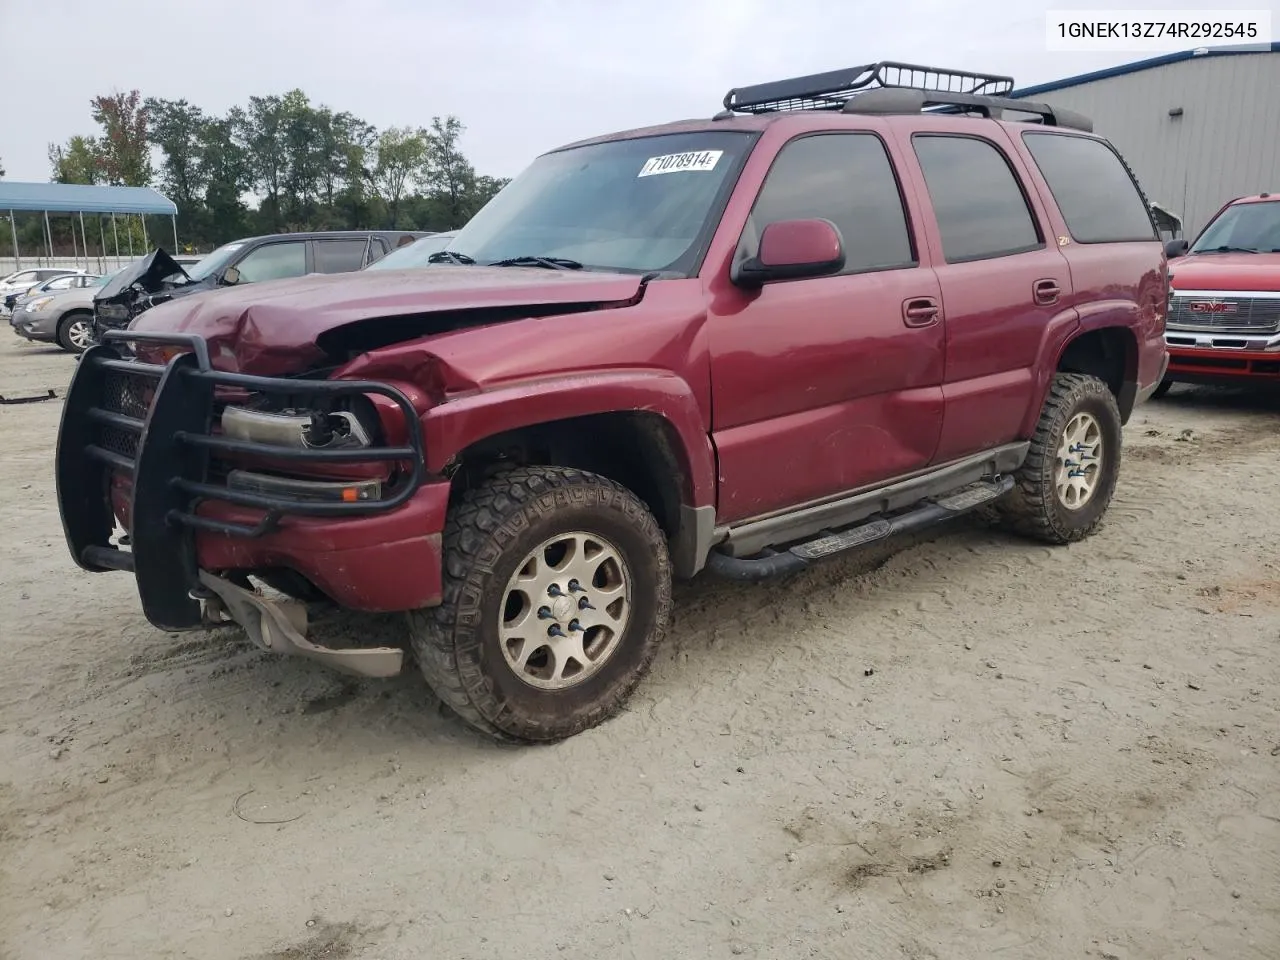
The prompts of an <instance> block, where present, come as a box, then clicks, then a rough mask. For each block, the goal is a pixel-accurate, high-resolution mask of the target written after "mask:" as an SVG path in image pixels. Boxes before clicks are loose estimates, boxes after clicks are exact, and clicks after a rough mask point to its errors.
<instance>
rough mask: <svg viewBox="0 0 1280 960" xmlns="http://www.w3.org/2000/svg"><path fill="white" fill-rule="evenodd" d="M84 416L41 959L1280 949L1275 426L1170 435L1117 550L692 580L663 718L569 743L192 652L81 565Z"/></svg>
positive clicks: (19, 898) (54, 657)
mask: <svg viewBox="0 0 1280 960" xmlns="http://www.w3.org/2000/svg"><path fill="white" fill-rule="evenodd" d="M0 334H3V335H0V394H5V395H12V394H15V393H23V392H27V393H30V392H35V391H39V390H43V389H44V388H47V387H53V388H55V389H56V390H58V391H59V393H61V391H62V389H63V388H64V387H65V385H66V382H67V379H68V377H69V375H70V372H71V370H72V368H73V361H72V360H71V358H70V357H69V356H68V355H66V354H63V353H61V352H60V351H58V350H56V349H55V348H46V347H41V346H35V345H29V344H26V343H23V342H20V341H18V340H17V338H15V337H13V336H11V335H9V333H8V331H7V328H5V329H4V330H2V331H0ZM60 412H61V402H60V401H59V400H54V401H51V402H46V403H37V404H32V405H29V406H0V441H3V443H2V446H0V490H2V491H3V492H4V497H3V500H0V529H3V530H4V532H5V543H4V548H5V550H4V556H3V560H0V640H2V646H0V649H2V650H3V655H4V656H3V661H0V662H2V666H0V885H2V886H3V896H0V956H2V957H3V958H5V960H63V958H66V960H79V958H86V957H92V958H95V960H99V958H131V960H132V958H152V957H157V958H167V957H192V958H232V960H242V958H243V960H249V958H259V960H313V958H314V960H318V958H325V960H346V958H374V960H401V958H404V960H408V958H414V960H417V958H431V960H434V958H484V960H490V958H498V960H505V958H521V960H525V958H544V957H547V958H550V957H569V958H592V960H596V958H600V957H619V958H627V957H632V958H650V957H652V958H662V960H672V958H678V960H685V958H697V957H731V956H744V957H757V958H802V957H858V958H866V960H880V958H904V957H905V958H946V960H968V958H975V960H976V958H983V960H990V958H1003V957H1007V958H1010V960H1035V958H1076V957H1094V958H1111V960H1115V958H1121V960H1130V958H1151V960H1157V958H1158V960H1181V958H1184V957H1185V958H1211V957H1217V958H1231V960H1264V958H1266V960H1274V958H1277V957H1280V709H1278V707H1280V569H1277V564H1278V563H1280V554H1278V553H1277V549H1276V544H1277V542H1278V541H1280V511H1278V510H1277V509H1276V492H1277V486H1276V471H1277V467H1278V466H1280V430H1278V427H1280V403H1277V402H1276V401H1274V400H1271V401H1268V400H1265V399H1257V398H1254V399H1249V398H1247V397H1242V396H1239V395H1231V394H1227V393H1219V392H1213V391H1199V390H1197V391H1187V390H1180V391H1175V392H1174V393H1173V394H1172V395H1171V396H1170V397H1169V398H1167V399H1166V400H1164V401H1160V402H1156V403H1151V404H1148V405H1146V406H1145V407H1143V408H1141V409H1140V411H1139V412H1138V414H1137V415H1136V416H1135V417H1134V419H1133V421H1132V422H1131V423H1130V424H1129V426H1128V427H1127V428H1126V435H1125V442H1126V452H1125V460H1124V467H1123V475H1122V480H1121V484H1120V489H1119V492H1118V494H1117V497H1116V499H1115V501H1114V504H1113V506H1112V509H1111V512H1110V514H1109V520H1108V522H1107V523H1106V525H1105V527H1104V528H1103V529H1102V530H1101V531H1100V532H1099V533H1098V534H1097V535H1096V536H1095V537H1094V538H1093V539H1091V540H1089V541H1087V542H1085V543H1083V544H1080V545H1076V546H1072V547H1070V548H1060V549H1046V548H1045V547H1042V546H1037V545H1034V544H1030V543H1026V542H1023V541H1020V540H1017V539H1014V538H1012V537H1008V536H1005V535H1003V534H1000V533H997V532H993V531H991V530H989V529H986V528H984V527H983V526H981V525H980V524H978V523H977V522H965V523H963V524H960V525H958V526H956V527H954V528H952V529H949V530H946V531H943V532H942V533H941V534H940V535H938V536H937V537H935V538H933V539H932V540H925V539H917V540H915V541H911V542H906V543H900V544H895V545H893V548H892V549H889V550H885V551H882V552H881V553H879V554H877V555H875V556H872V557H856V558H848V559H835V560H832V561H829V562H827V563H825V564H823V565H821V566H820V567H819V568H817V569H815V570H812V571H810V572H808V573H806V574H804V575H802V576H800V577H798V578H796V579H792V580H790V581H787V582H783V583H774V584H763V585H754V586H740V585H731V584H726V583H723V582H717V581H714V580H703V581H699V582H697V583H694V584H691V585H687V586H684V587H682V588H681V589H680V590H679V591H678V595H677V600H678V609H677V619H676V624H675V628H674V631H673V634H672V636H671V638H670V640H669V642H668V643H667V645H666V648H665V651H664V653H662V654H661V655H660V658H659V661H658V663H657V665H656V667H655V670H654V672H653V674H652V676H651V677H650V678H649V680H648V681H647V682H646V683H645V684H644V685H643V686H642V687H641V688H640V691H639V693H638V695H637V696H636V698H635V699H634V700H633V701H632V703H631V705H630V708H629V709H628V710H627V711H626V712H625V713H624V714H623V715H621V716H620V717H618V718H617V719H615V720H613V721H612V722H609V723H606V724H605V725H603V726H602V727H600V728H598V729H596V730H594V731H591V732H588V733H586V734H583V735H581V736H579V737H576V738H574V739H573V740H571V741H570V742H567V743H563V744H560V745H557V746H551V747H542V748H532V749H512V748H502V747H497V746H494V745H491V744H489V743H487V742H485V741H483V740H481V739H479V738H478V737H476V736H473V735H472V734H470V733H469V732H468V731H467V730H465V729H464V728H462V727H461V726H460V725H459V724H458V723H457V722H456V721H453V720H450V719H448V718H446V717H443V716H441V714H440V712H439V710H438V707H437V706H436V704H435V703H434V701H433V699H432V697H431V696H430V695H429V693H428V692H427V690H426V688H425V686H424V684H423V683H422V682H421V681H420V680H419V679H418V678H417V677H416V676H406V677H403V678H401V679H398V680H396V681H392V682H352V681H349V680H346V679H343V678H341V677H338V676H335V675H332V674H329V673H326V672H325V671H324V670H323V669H321V668H318V667H314V666H312V665H309V664H307V663H305V662H299V661H281V660H277V659H274V658H272V657H271V656H267V655H264V654H261V653H258V652H255V651H254V650H253V649H252V648H250V647H248V646H247V643H246V642H245V641H244V640H243V639H238V638H237V637H236V636H235V635H231V636H228V635H227V634H226V633H225V632H223V633H220V634H218V635H206V634H201V633H197V634H184V635H168V634H166V633H163V632H161V631H158V630H155V629H153V628H152V627H151V626H149V625H148V624H147V623H146V621H145V620H144V619H143V618H142V615H141V613H140V612H139V608H138V603H137V599H136V597H135V594H134V591H133V584H132V581H131V579H130V578H129V577H128V576H127V575H125V574H103V575H89V574H85V573H82V572H80V571H79V570H78V569H77V568H76V567H75V566H74V565H73V564H72V562H71V560H70V558H69V557H68V555H67V552H66V548H65V546H64V544H63V540H62V534H61V529H60V526H59V520H58V513H57V508H56V503H55V498H54V487H53V478H52V462H51V461H52V454H53V448H54V440H55V436H56V431H57V424H58V417H59V415H60ZM361 623H363V628H364V629H366V630H368V631H370V632H371V633H376V634H377V635H378V636H380V637H394V636H396V635H397V633H398V631H399V630H400V629H401V626H400V622H399V620H398V619H397V618H386V619H383V620H370V621H361ZM329 626H330V627H331V628H333V629H350V628H351V627H350V625H349V624H346V625H344V624H341V623H339V624H329Z"/></svg>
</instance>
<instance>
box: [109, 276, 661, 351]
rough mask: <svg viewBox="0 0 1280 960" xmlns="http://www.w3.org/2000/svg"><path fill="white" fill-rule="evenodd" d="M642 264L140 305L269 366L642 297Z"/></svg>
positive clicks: (329, 284) (320, 281)
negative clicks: (637, 268)
mask: <svg viewBox="0 0 1280 960" xmlns="http://www.w3.org/2000/svg"><path fill="white" fill-rule="evenodd" d="M641 286H642V281H641V278H640V277H639V276H637V275H634V274H620V273H602V272H596V271H586V270H582V271H577V270H574V271H569V270H545V269H542V268H537V267H485V266H453V265H445V264H440V265H436V266H431V267H420V268H417V269H410V270H403V271H399V270H374V271H359V272H356V273H345V274H327V275H322V274H312V275H309V276H306V277H297V278H295V279H290V280H275V281H271V282H270V283H255V284H245V285H243V286H238V287H221V288H218V289H215V290H211V291H209V292H208V293H207V294H205V295H203V296H198V297H189V298H181V299H176V300H172V301H170V302H168V303H165V304H161V305H160V306H157V307H156V308H154V309H152V310H148V311H147V312H146V313H143V314H140V315H139V316H138V317H137V319H135V320H134V321H133V323H132V324H131V325H130V329H131V330H136V331H138V332H140V333H143V332H150V333H191V334H198V335H200V336H202V337H204V338H205V340H206V341H207V343H208V345H209V354H210V357H211V359H212V360H213V363H214V365H215V366H216V367H218V368H219V369H223V370H230V371H236V372H240V373H251V374H258V375H261V376H280V375H286V374H291V373H299V372H302V371H304V370H306V369H308V368H311V367H314V366H316V365H317V364H319V363H321V362H325V361H328V362H342V361H343V360H345V359H346V357H345V356H343V354H353V353H360V352H364V351H367V350H371V349H376V348H377V347H379V346H385V345H388V344H391V343H398V342H404V341H408V340H414V339H418V338H420V337H425V336H431V335H433V334H436V333H443V332H446V331H449V330H455V329H459V328H462V327H467V326H479V325H482V324H486V323H493V322H498V321H501V320H508V319H517V318H520V317H523V316H533V315H542V316H545V315H548V314H553V313H559V312H573V311H582V310H591V309H599V308H607V307H616V306H625V305H627V303H628V302H634V300H635V299H636V298H637V296H638V294H639V292H640V290H641Z"/></svg>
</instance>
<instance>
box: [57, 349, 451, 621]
mask: <svg viewBox="0 0 1280 960" xmlns="http://www.w3.org/2000/svg"><path fill="white" fill-rule="evenodd" d="M126 343H129V344H144V343H145V344H155V345H160V346H175V347H180V348H183V349H185V350H186V351H187V352H185V353H182V354H179V355H178V356H177V357H175V358H173V359H172V360H170V361H169V362H168V363H167V364H165V365H163V366H161V365H158V364H152V363H143V362H141V361H138V360H126V359H124V353H123V351H122V350H120V349H117V346H116V344H119V345H120V346H121V347H123V346H124V345H125V344H126ZM217 387H232V388H239V389H241V390H245V391H249V392H250V393H259V394H261V393H265V394H276V395H289V396H294V397H303V398H306V399H308V400H312V401H317V402H321V403H323V402H326V401H331V400H334V399H337V398H339V397H342V396H351V395H363V394H379V395H381V396H383V397H386V398H387V399H389V400H391V401H392V402H394V403H395V404H396V405H397V406H398V407H399V409H400V412H401V414H402V416H403V417H404V420H405V431H406V434H407V437H408V445H406V446H396V447H388V446H368V447H360V448H356V449H351V448H344V449H333V450H326V449H306V448H295V447H282V446H275V445H268V444H262V443H255V442H246V441H241V440H231V439H228V438H225V437H223V436H221V435H220V434H218V433H215V432H214V430H213V427H214V423H215V411H216V408H215V396H214V394H215V389H216V388H217ZM148 394H150V396H148ZM218 454H224V455H239V456H245V455H248V456H251V457H255V458H258V457H261V458H263V459H268V460H273V461H277V462H279V461H288V462H290V463H297V464H298V465H299V467H300V468H301V469H302V471H304V472H305V469H306V465H307V464H335V463H378V462H381V463H396V462H402V463H406V464H408V465H409V470H408V475H407V476H406V477H404V478H402V479H400V480H399V482H398V483H397V484H396V486H395V487H394V488H393V490H392V491H391V492H390V493H389V495H388V496H386V498H385V499H378V500H359V501H354V502H339V501H315V500H308V499H304V498H302V497H290V496H287V495H267V494H263V493H255V492H250V491H247V490H234V489H230V488H228V487H227V486H226V485H225V482H224V481H223V480H222V479H220V478H215V477H214V476H211V471H210V458H211V457H212V456H217V455H218ZM55 456H56V459H55V479H56V484H57V495H58V508H59V511H60V513H61V515H62V528H63V533H64V535H65V537H66V540H67V546H68V547H69V548H70V550H71V555H72V557H73V558H74V559H75V561H76V563H77V564H79V565H80V566H81V567H82V568H84V569H85V570H90V571H93V572H102V571H106V570H131V571H133V574H134V577H135V579H136V580H137V584H138V595H139V597H140V599H141V601H142V608H143V612H144V613H145V614H146V617H147V619H148V620H149V621H150V622H151V623H153V624H154V625H156V626H158V627H161V628H162V629H186V628H189V627H194V626H197V625H199V624H200V622H201V614H200V602H199V599H198V598H205V597H207V595H208V593H209V591H208V590H207V588H205V587H204V586H203V585H202V584H201V582H200V578H199V572H198V570H197V567H196V559H195V543H194V533H195V531H197V530H200V531H207V532H211V533H217V534H223V535H226V536H232V537H260V536H262V535H264V534H266V533H269V532H271V531H273V530H275V529H276V528H277V527H278V526H279V524H280V520H281V518H282V517H286V516H289V515H295V516H311V517H333V518H334V519H339V518H342V517H355V516H368V515H371V514H377V513H384V512H387V511H390V510H394V509H396V508H397V507H400V506H402V505H403V504H404V503H406V502H407V501H408V500H409V498H410V497H412V496H413V494H414V493H415V492H416V491H417V490H418V488H419V487H421V486H422V484H423V482H424V481H425V479H426V468H425V466H424V464H425V455H424V444H423V435H422V423H421V421H420V420H419V419H418V414H417V412H416V411H415V410H414V407H413V404H412V403H411V402H410V401H409V399H408V397H406V396H405V395H404V394H403V393H402V392H401V391H399V390H397V389H396V388H394V387H392V386H389V385H387V384H383V383H376V382H372V381H362V380H305V379H292V378H285V377H256V376H249V375H246V374H237V373H225V372H221V371H217V370H214V369H213V367H212V365H211V364H210V362H209V352H208V348H207V346H206V344H205V341H204V338H203V337H199V336H194V335H186V334H159V333H136V332H132V331H123V330H121V331H110V332H107V333H106V334H105V335H104V341H103V343H101V344H98V345H95V346H92V347H90V348H89V349H88V350H86V351H85V352H84V354H82V355H81V357H80V362H79V364H78V365H77V370H76V373H75V375H74V377H73V378H72V381H71V385H70V387H69V388H68V390H67V397H66V403H65V405H64V407H63V411H62V423H61V426H60V427H59V431H58V445H57V453H56V455H55ZM113 474H124V475H126V476H128V477H130V478H131V479H132V495H131V501H132V502H131V504H130V509H129V517H130V522H129V527H130V529H129V530H128V531H127V534H128V536H127V543H128V546H129V549H128V550H124V549H121V547H120V546H117V545H115V544H113V543H112V542H111V537H112V533H113V530H114V528H115V512H114V510H113V507H112V500H111V497H112V492H111V488H112V475H113ZM353 482H354V481H353ZM204 501H221V502H223V503H228V504H234V505H237V506H242V507H249V508H254V509H259V510H262V511H264V514H263V516H262V519H261V520H260V521H259V522H258V523H256V524H253V525H247V524H240V523H228V522H224V521H220V520H215V519H212V518H209V517H204V516H199V515H197V510H198V507H199V504H200V503H202V502H204ZM121 541H122V543H123V542H125V538H121Z"/></svg>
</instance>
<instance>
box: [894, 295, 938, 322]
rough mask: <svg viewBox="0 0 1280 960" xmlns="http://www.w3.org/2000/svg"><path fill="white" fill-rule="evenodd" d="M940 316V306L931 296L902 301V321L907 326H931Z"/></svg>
mask: <svg viewBox="0 0 1280 960" xmlns="http://www.w3.org/2000/svg"><path fill="white" fill-rule="evenodd" d="M941 318H942V307H940V306H938V301H937V300H935V299H933V297H912V298H911V299H910V300H904V301H902V322H903V323H905V324H906V325H907V326H908V327H931V326H933V325H934V324H935V323H937V322H938V321H939V320H940V319H941Z"/></svg>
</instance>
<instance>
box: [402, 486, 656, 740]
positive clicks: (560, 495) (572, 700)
mask: <svg viewBox="0 0 1280 960" xmlns="http://www.w3.org/2000/svg"><path fill="white" fill-rule="evenodd" d="M560 550H563V553H560V554H558V553H557V551H560ZM583 564H586V566H585V567H584V566H583ZM572 574H576V575H575V576H571V575H572ZM443 579H444V596H443V602H442V603H441V605H440V606H438V607H434V608H432V609H428V610H421V611H415V612H413V613H410V614H409V628H410V629H409V634H410V642H411V644H412V646H413V652H414V656H415V659H416V660H417V661H418V664H419V666H420V667H421V669H422V673H423V675H424V676H425V677H426V680H427V683H428V684H430V685H431V687H432V689H433V690H434V691H435V693H436V695H437V696H439V697H440V699H441V701H442V702H443V703H444V705H445V706H446V707H448V708H450V709H451V710H452V711H453V712H454V713H456V714H458V716H459V717H461V718H462V719H463V720H464V721H465V722H467V723H468V724H470V725H471V726H472V727H475V728H476V729H477V730H479V731H481V732H483V733H485V734H487V735H489V736H491V737H494V738H496V739H499V740H505V741H517V742H519V741H525V742H545V741H554V740H560V739H563V738H565V737H570V736H573V735H574V734H577V733H580V732H582V731H583V730H587V729H589V728H590V727H593V726H596V725H597V724H599V723H601V722H602V721H604V720H606V719H608V718H609V717H611V716H613V715H614V714H615V713H617V712H618V711H619V710H620V709H621V708H622V706H623V704H624V703H625V702H626V700H627V698H628V697H629V696H630V695H631V693H632V691H633V690H634V689H635V688H636V685H637V684H639V682H640V680H641V679H642V678H643V677H644V675H645V674H646V673H647V672H648V669H649V667H650V665H651V664H652V662H653V658H654V656H655V655H656V653H657V651H658V645H659V643H660V642H661V640H662V637H663V635H664V634H665V633H666V630H667V626H668V624H669V622H670V619H671V562H670V559H669V558H668V556H667V543H666V538H665V536H664V535H663V532H662V530H661V529H660V528H659V526H658V524H657V522H656V521H655V520H654V518H653V515H652V514H651V513H650V512H649V510H648V509H647V508H646V507H645V505H644V504H643V503H642V502H641V501H640V499H639V498H638V497H636V496H635V495H634V494H633V493H631V492H630V491H629V490H627V489H625V488H624V487H622V486H620V485H619V484H617V483H614V482H613V481H611V480H607V479H605V478H604V477H601V476H597V475H596V474H592V473H587V472H584V471H581V470H575V469H569V468H565V467H520V468H516V469H513V470H509V471H505V472H503V473H501V474H500V475H498V476H495V477H492V478H490V479H488V480H487V481H485V482H484V483H482V484H480V485H479V486H477V487H475V488H473V489H471V490H469V491H467V492H466V493H464V494H463V495H462V497H461V498H460V500H459V502H458V503H457V504H456V505H454V506H453V507H452V508H451V509H450V511H449V516H448V520H447V521H446V524H445V532H444V577H443ZM580 580H587V581H588V582H587V583H586V585H585V586H584V585H583V584H582V583H580V582H579V581H580ZM592 600H595V601H598V602H597V604H595V605H592V604H591V601H592ZM584 601H585V602H586V604H587V605H586V606H584V607H583V608H582V609H581V612H580V613H579V604H582V603H584ZM619 611H625V616H624V617H623V619H620V620H616V619H613V618H614V617H616V616H620V615H621V614H619ZM578 616H581V617H582V618H583V620H582V622H584V623H587V624H591V623H593V622H594V623H596V624H597V626H587V627H586V628H583V627H581V626H579V625H578V623H579V621H578V619H577V617H578ZM605 617H608V618H609V619H608V620H607V621H606V620H604V619H602V618H605ZM601 623H617V624H621V627H620V629H618V630H612V629H611V628H610V627H609V626H603V625H599V624H601ZM570 627H572V628H573V629H572V630H571V629H570ZM552 631H557V632H556V633H555V636H552V635H551V632H552ZM517 634H518V635H520V637H521V638H522V639H511V638H512V637H513V636H514V635H517ZM575 638H576V639H578V640H580V643H581V646H580V648H579V650H580V656H582V657H584V658H587V657H589V654H587V653H586V651H589V650H590V649H592V648H594V649H596V650H597V657H598V659H597V660H594V661H591V662H590V663H587V662H586V659H584V660H583V661H582V662H579V661H578V660H577V659H575V657H574V656H573V655H572V652H570V653H567V654H565V653H562V652H561V651H566V650H567V651H572V643H573V641H574V639H575ZM566 643H568V644H569V646H565V644H566ZM525 644H530V645H531V646H530V647H529V648H526V647H525ZM530 650H532V653H530ZM575 665H576V669H575ZM571 670H572V671H574V674H573V676H570V675H569V674H570V671H571ZM561 674H563V676H562V675H561Z"/></svg>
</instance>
